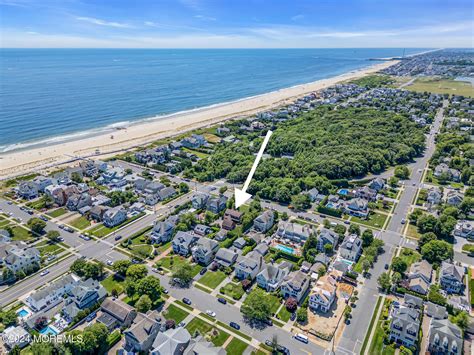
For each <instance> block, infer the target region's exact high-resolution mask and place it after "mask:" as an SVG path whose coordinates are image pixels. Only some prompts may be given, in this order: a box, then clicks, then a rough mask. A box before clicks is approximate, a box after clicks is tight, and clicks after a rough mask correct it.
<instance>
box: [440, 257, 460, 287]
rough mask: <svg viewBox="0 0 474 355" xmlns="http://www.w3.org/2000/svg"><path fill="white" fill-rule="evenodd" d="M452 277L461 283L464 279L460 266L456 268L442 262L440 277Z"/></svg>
mask: <svg viewBox="0 0 474 355" xmlns="http://www.w3.org/2000/svg"><path fill="white" fill-rule="evenodd" d="M445 276H449V277H454V278H455V279H456V280H458V281H459V282H462V279H463V277H464V268H463V267H462V266H457V265H454V264H451V263H447V262H446V261H443V263H442V264H441V276H440V277H445Z"/></svg>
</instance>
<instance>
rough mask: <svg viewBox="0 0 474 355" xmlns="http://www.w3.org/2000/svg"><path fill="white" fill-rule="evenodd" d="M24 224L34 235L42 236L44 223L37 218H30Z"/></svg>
mask: <svg viewBox="0 0 474 355" xmlns="http://www.w3.org/2000/svg"><path fill="white" fill-rule="evenodd" d="M26 224H27V225H28V227H30V229H31V230H32V231H33V233H36V234H42V233H43V232H44V228H45V227H46V222H45V221H43V220H41V219H39V218H37V217H33V218H30V219H29V220H28V222H27V223H26Z"/></svg>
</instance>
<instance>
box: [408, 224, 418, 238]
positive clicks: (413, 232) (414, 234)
mask: <svg viewBox="0 0 474 355" xmlns="http://www.w3.org/2000/svg"><path fill="white" fill-rule="evenodd" d="M407 237H410V238H414V239H420V237H421V234H420V233H418V228H417V227H416V226H415V225H413V224H411V223H408V226H407Z"/></svg>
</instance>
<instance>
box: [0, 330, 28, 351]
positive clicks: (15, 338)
mask: <svg viewBox="0 0 474 355" xmlns="http://www.w3.org/2000/svg"><path fill="white" fill-rule="evenodd" d="M1 337H2V340H3V344H4V345H5V346H6V348H7V349H9V350H13V348H15V347H18V348H20V349H23V348H24V347H25V346H27V345H28V344H29V343H30V342H31V335H30V334H29V333H28V332H27V331H26V330H25V328H23V327H21V326H14V325H12V326H10V327H8V328H6V329H5V330H4V331H3V333H2V335H1Z"/></svg>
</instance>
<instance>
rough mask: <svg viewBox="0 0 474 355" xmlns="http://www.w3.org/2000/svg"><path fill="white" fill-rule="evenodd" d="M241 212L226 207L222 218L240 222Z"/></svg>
mask: <svg viewBox="0 0 474 355" xmlns="http://www.w3.org/2000/svg"><path fill="white" fill-rule="evenodd" d="M242 216H243V214H242V213H240V212H239V211H236V210H232V209H230V208H228V209H227V210H226V211H225V213H224V218H230V219H231V220H232V221H233V222H235V223H240V222H241V220H242Z"/></svg>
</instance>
